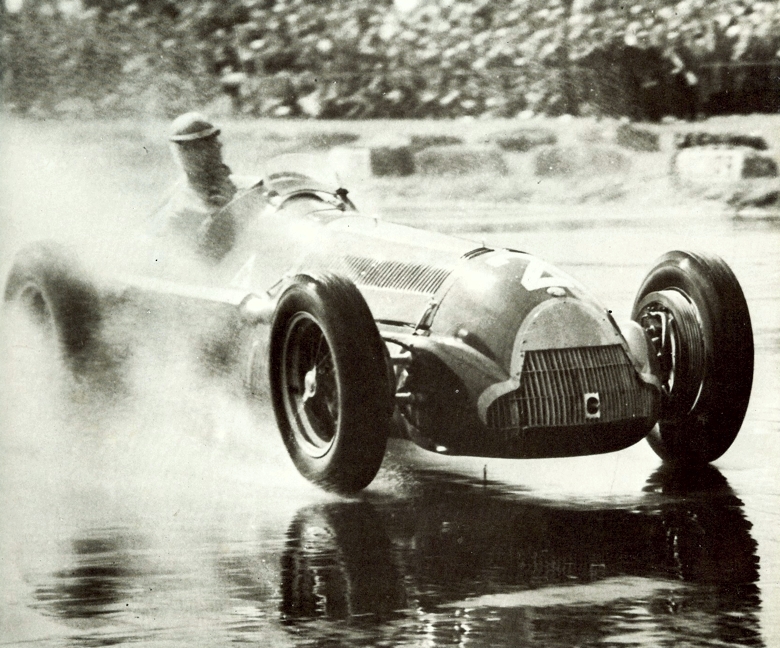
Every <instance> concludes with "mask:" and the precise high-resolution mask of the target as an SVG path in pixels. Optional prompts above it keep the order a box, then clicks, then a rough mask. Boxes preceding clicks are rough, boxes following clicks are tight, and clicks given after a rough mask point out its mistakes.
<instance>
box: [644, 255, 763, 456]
mask: <svg viewBox="0 0 780 648" xmlns="http://www.w3.org/2000/svg"><path fill="white" fill-rule="evenodd" d="M632 318H633V319H634V320H635V321H637V322H638V323H639V324H640V325H641V326H642V327H643V328H644V329H645V331H646V332H647V334H648V337H649V338H650V339H651V341H652V343H653V346H654V349H655V352H656V354H657V355H658V361H659V366H660V374H661V375H660V380H661V388H662V390H663V392H664V404H663V408H662V412H661V420H660V421H659V423H658V425H657V426H656V428H655V429H654V430H653V431H652V432H651V433H650V435H649V436H648V441H649V443H650V445H651V446H652V448H653V450H655V452H656V453H657V454H658V455H659V456H660V457H661V458H662V459H664V460H665V461H669V462H673V463H684V464H703V463H708V462H710V461H714V460H715V459H717V458H718V457H720V456H721V455H722V454H723V453H724V452H726V450H728V448H729V446H730V445H731V444H732V443H733V441H734V439H735V438H736V436H737V434H738V432H739V429H740V427H741V425H742V421H743V419H744V417H745V412H746V410H747V406H748V401H749V400H750V391H751V386H752V383H753V331H752V328H751V323H750V313H749V311H748V307H747V303H746V301H745V296H744V294H743V292H742V288H741V287H740V285H739V282H738V281H737V278H736V277H735V276H734V273H733V272H732V271H731V268H729V266H728V265H727V264H726V263H725V261H723V259H721V258H719V257H717V256H712V255H706V254H701V253H692V252H679V251H675V252H668V253H667V254H665V255H663V256H662V257H660V258H659V259H658V260H657V261H656V264H655V267H654V268H653V269H652V270H651V271H650V272H649V273H648V275H647V277H646V278H645V280H644V282H643V283H642V286H641V287H640V289H639V292H638V293H637V296H636V300H635V301H634V308H633V314H632Z"/></svg>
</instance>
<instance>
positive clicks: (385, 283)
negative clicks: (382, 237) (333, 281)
mask: <svg viewBox="0 0 780 648" xmlns="http://www.w3.org/2000/svg"><path fill="white" fill-rule="evenodd" d="M337 265H338V267H339V269H340V270H341V271H342V272H344V273H345V274H346V275H347V276H348V277H349V278H350V279H352V280H353V281H354V282H355V283H356V284H357V285H358V286H375V287H377V288H394V289H396V290H404V291H407V292H415V293H421V294H430V295H432V294H434V293H435V292H436V291H437V290H438V289H439V288H440V287H441V285H442V284H443V283H444V281H445V280H446V279H447V277H449V276H450V274H451V273H452V270H451V269H450V268H441V267H436V266H430V265H427V264H422V263H405V262H403V261H377V260H375V259H367V258H364V257H357V256H346V257H341V258H340V259H339V262H338V264H337Z"/></svg>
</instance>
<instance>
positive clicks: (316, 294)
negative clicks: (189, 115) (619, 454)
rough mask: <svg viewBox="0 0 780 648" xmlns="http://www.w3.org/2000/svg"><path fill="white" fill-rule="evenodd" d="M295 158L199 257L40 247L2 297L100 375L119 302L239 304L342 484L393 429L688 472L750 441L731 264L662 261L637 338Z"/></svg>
mask: <svg viewBox="0 0 780 648" xmlns="http://www.w3.org/2000/svg"><path fill="white" fill-rule="evenodd" d="M279 164H281V165H284V166H282V167H280V166H279V165H273V164H272V165H271V167H270V170H269V171H268V172H267V173H266V175H265V176H264V178H263V180H262V181H261V182H259V183H257V184H256V185H255V186H253V187H252V188H251V189H249V190H246V191H244V192H242V193H241V194H240V195H238V196H237V197H236V198H235V199H234V200H233V201H232V202H231V203H230V204H229V205H228V206H227V207H225V208H224V209H223V210H222V211H221V212H220V213H219V214H217V215H216V216H215V217H214V218H213V219H212V220H210V221H209V222H207V223H205V224H204V226H203V227H202V230H201V235H200V236H199V237H197V239H196V240H195V241H194V243H193V246H194V247H193V248H191V249H188V250H187V249H185V250H181V249H178V247H177V245H176V244H174V243H173V242H172V241H170V240H168V239H166V237H164V236H157V235H155V236H150V237H148V239H149V240H148V241H147V242H148V243H149V246H148V249H147V252H146V253H145V254H146V257H145V261H144V263H141V264H139V267H136V268H134V271H133V272H132V273H130V274H129V275H127V276H123V277H121V278H114V279H113V281H112V282H111V283H109V284H105V283H103V282H96V281H95V280H94V279H93V278H92V277H90V276H88V275H86V274H85V273H84V272H83V271H81V270H79V267H78V263H76V262H75V261H74V260H72V259H70V258H69V257H68V255H67V254H65V253H64V252H62V251H61V250H60V249H59V248H58V247H57V246H55V245H53V244H49V243H40V244H35V245H33V246H31V247H28V248H25V249H23V250H22V251H20V252H19V255H18V256H17V259H16V262H15V264H14V266H13V268H12V269H11V271H10V274H9V277H8V280H7V283H6V287H5V300H6V301H7V302H11V303H13V304H16V305H18V306H21V307H23V310H25V311H26V312H28V313H30V314H32V315H34V319H36V320H37V321H39V322H43V323H47V324H48V325H49V326H50V328H52V329H54V330H56V332H57V336H58V339H59V342H60V348H61V349H62V352H63V356H64V358H65V359H66V361H67V363H68V364H69V365H70V366H71V368H72V369H73V371H75V372H85V371H89V368H90V366H91V363H92V362H93V361H94V358H95V357H96V356H98V355H100V354H99V353H98V351H97V350H98V349H99V347H100V344H101V326H102V323H103V321H104V320H105V318H106V317H107V315H108V313H109V309H111V308H117V307H118V305H121V304H122V303H123V302H124V301H126V300H128V299H130V298H131V297H133V298H143V297H148V296H153V297H155V298H156V299H157V300H158V301H159V299H165V300H170V299H173V300H174V301H173V302H171V303H175V304H176V305H177V306H176V307H175V308H174V310H175V311H177V312H180V313H182V315H183V316H186V317H187V318H188V319H191V320H192V319H195V320H197V318H198V317H199V316H198V315H197V313H198V312H201V310H202V312H204V313H206V312H209V313H211V312H213V311H214V310H217V311H219V312H221V313H223V314H224V321H225V322H228V324H225V334H224V338H223V342H225V341H227V343H228V344H229V346H230V347H231V354H232V355H233V356H234V357H236V358H237V365H238V367H240V369H241V371H242V372H243V379H244V383H245V385H246V387H247V389H248V391H249V393H250V394H256V393H259V392H260V391H262V389H263V387H262V385H263V384H266V385H267V389H268V390H269V391H270V396H271V401H272V404H273V408H274V412H275V416H276V420H277V423H278V427H279V430H280V432H281V435H282V438H283V440H284V443H285V445H286V447H287V449H288V451H289V454H290V456H291V458H292V460H293V462H294V464H295V465H296V467H297V468H298V470H299V471H300V472H301V473H302V474H303V475H304V476H305V477H307V478H308V479H310V480H311V481H313V482H315V483H317V484H319V485H321V486H322V487H324V488H327V489H330V490H334V491H337V492H344V493H349V492H355V491H358V490H360V489H362V488H364V487H365V486H367V485H368V484H369V483H370V482H371V481H372V480H373V478H374V476H375V475H376V473H377V471H378V470H379V467H380V464H381V463H382V459H383V456H384V453H385V447H386V441H387V438H388V436H389V435H391V434H395V435H400V436H402V437H405V438H407V439H410V440H412V441H414V442H415V443H416V444H418V445H419V446H421V447H422V448H425V449H426V450H430V451H432V452H437V453H440V454H449V455H472V456H484V457H503V458H541V457H567V456H576V455H588V454H597V453H604V452H611V451H616V450H620V449H622V448H626V447H627V446H630V445H632V444H634V443H636V442H638V441H640V440H641V439H643V438H645V437H647V438H648V440H649V442H650V444H651V446H652V447H653V449H654V450H655V451H656V452H657V453H658V454H659V455H660V456H661V457H662V458H663V459H664V460H665V461H669V462H674V463H690V464H701V463H707V462H711V461H713V460H715V459H717V458H718V457H719V456H721V455H722V454H723V453H724V452H725V451H726V450H727V449H728V447H729V446H730V445H731V443H732V442H733V441H734V439H735V437H736V435H737V433H738V432H739V429H740V427H741V425H742V421H743V418H744V415H745V411H746V409H747V405H748V400H749V397H750V391H751V383H752V376H753V335H752V329H751V323H750V315H749V312H748V307H747V304H746V301H745V298H744V296H743V292H742V290H741V288H740V285H739V283H738V281H737V279H736V278H735V276H734V274H733V272H732V271H731V270H730V268H729V267H728V266H727V265H726V263H725V262H724V261H723V260H721V259H720V258H718V257H715V256H711V255H708V254H702V253H693V252H680V251H676V252H669V253H667V254H665V255H663V256H662V257H661V258H660V259H658V261H657V262H656V264H655V267H653V268H652V269H651V270H650V272H649V273H648V275H647V277H646V278H645V280H644V281H643V282H642V284H641V286H640V287H639V291H638V293H637V296H636V300H635V303H634V307H633V314H632V320H631V321H628V322H626V323H622V324H620V325H619V324H618V323H617V322H616V321H615V320H614V319H613V317H612V315H611V312H610V311H609V310H607V309H606V308H604V307H603V306H601V305H600V304H599V303H598V302H597V300H596V299H594V298H593V296H592V295H591V294H589V293H588V291H587V290H586V289H585V288H584V287H583V286H581V285H580V284H579V283H578V282H577V281H575V280H574V279H573V278H571V277H570V276H569V275H567V274H565V273H564V272H562V271H560V270H559V269H557V268H555V267H554V266H552V265H550V264H549V263H546V262H545V261H543V260H542V259H539V258H537V257H535V256H533V255H532V254H529V253H527V252H522V251H518V250H512V249H502V248H496V247H486V246H485V245H483V244H477V243H474V242H472V241H469V240H464V239H462V238H456V237H452V236H445V235H442V234H437V233H432V232H429V231H423V230H419V229H414V228H410V227H405V226H401V225H398V224H393V223H390V222H385V221H383V220H381V219H378V218H374V217H371V216H367V215H364V214H361V213H360V212H359V211H358V210H357V209H356V207H355V206H354V204H353V203H352V202H351V200H350V199H349V198H348V196H347V192H346V190H344V189H341V188H338V184H335V183H327V182H322V181H320V180H315V179H314V178H313V177H312V176H311V175H309V174H308V173H304V172H301V171H300V170H298V169H299V168H300V164H298V163H297V162H293V161H291V160H289V159H285V160H281V161H280V162H279ZM171 250H175V251H173V252H172V251H171ZM141 257H144V255H143V254H142V255H140V257H137V258H141ZM204 317H205V316H204ZM229 355H230V354H229Z"/></svg>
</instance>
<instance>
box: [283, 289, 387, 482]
mask: <svg viewBox="0 0 780 648" xmlns="http://www.w3.org/2000/svg"><path fill="white" fill-rule="evenodd" d="M383 346H384V342H383V341H382V339H381V337H380V336H379V331H378V330H377V327H376V324H375V322H374V320H373V317H372V316H371V312H370V310H369V308H368V305H367V304H366V302H365V300H364V299H363V296H362V295H361V294H360V292H359V291H358V289H357V288H356V287H355V285H354V284H353V283H352V282H351V281H349V280H347V279H344V278H342V277H338V276H333V275H327V276H324V277H319V278H317V279H312V278H310V277H306V276H299V277H296V278H295V280H294V281H293V282H292V284H291V285H290V286H289V287H288V288H287V290H286V291H285V292H284V293H283V294H282V296H281V297H280V299H279V302H278V305H277V307H276V312H275V314H274V319H273V322H272V325H271V339H270V353H269V370H270V386H271V398H272V401H273V406H274V413H275V415H276V420H277V424H278V426H279V429H280V431H281V434H282V438H283V439H284V443H285V445H286V446H287V450H288V452H289V454H290V456H291V458H292V460H293V462H294V463H295V466H296V467H297V468H298V470H299V471H300V472H301V474H302V475H303V476H304V477H306V478H307V479H309V480H311V481H312V482H314V483H316V484H318V485H320V486H322V487H324V488H326V489H329V490H333V491H337V492H342V493H352V492H356V491H358V490H360V489H362V488H365V487H366V486H367V485H368V484H369V483H370V482H371V481H372V480H373V479H374V477H375V476H376V473H377V472H378V471H379V467H380V465H381V463H382V458H383V457H384V452H385V446H386V443H387V436H388V431H389V425H390V417H391V414H392V406H393V402H392V399H391V397H390V388H389V386H388V384H387V381H388V372H387V369H386V360H385V353H384V350H383Z"/></svg>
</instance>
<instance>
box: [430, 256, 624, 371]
mask: <svg viewBox="0 0 780 648" xmlns="http://www.w3.org/2000/svg"><path fill="white" fill-rule="evenodd" d="M445 291H446V292H445V294H444V295H442V296H440V304H439V306H438V308H437V311H436V315H435V317H434V318H433V321H432V322H431V328H430V330H431V333H433V334H440V335H455V334H456V333H459V332H460V335H464V333H462V332H464V331H465V332H467V337H468V338H469V339H470V340H473V341H474V343H475V344H477V345H478V346H479V348H480V349H481V350H482V351H483V353H486V354H487V355H488V357H490V358H491V359H492V360H494V361H495V362H497V363H498V364H499V365H500V366H502V367H504V368H505V370H506V371H509V368H510V366H511V364H512V356H513V351H514V347H515V338H516V335H517V332H518V330H519V329H520V328H521V326H522V324H523V322H525V320H526V318H527V317H528V316H529V315H530V314H531V313H532V312H534V311H535V310H536V309H537V307H538V306H540V304H542V303H544V302H547V301H549V300H561V299H563V300H564V301H570V302H574V303H576V302H583V307H585V308H586V310H588V311H589V312H594V313H595V312H599V311H603V307H601V305H600V304H599V303H598V302H597V300H595V299H594V298H593V297H592V296H590V294H589V293H588V292H587V291H586V290H585V289H584V288H583V287H582V286H581V285H580V284H579V283H578V282H576V281H575V280H574V279H572V278H571V277H569V276H568V275H567V274H566V273H564V272H562V271H560V270H558V269H557V268H555V267H554V266H552V265H551V264H549V263H546V262H544V261H542V260H540V259H538V258H536V257H534V256H532V255H530V254H525V253H523V252H516V251H512V250H496V251H493V252H490V253H487V254H481V255H479V256H477V257H474V258H472V259H470V260H469V261H468V262H466V263H464V264H462V265H460V266H459V267H458V268H457V269H456V270H455V272H454V273H453V276H452V277H451V278H450V281H448V286H447V287H446V288H445ZM604 312H605V311H604ZM598 319H599V320H601V319H602V318H598ZM602 325H604V324H603V322H601V323H600V324H599V326H602ZM607 326H608V325H607ZM610 328H611V327H610Z"/></svg>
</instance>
